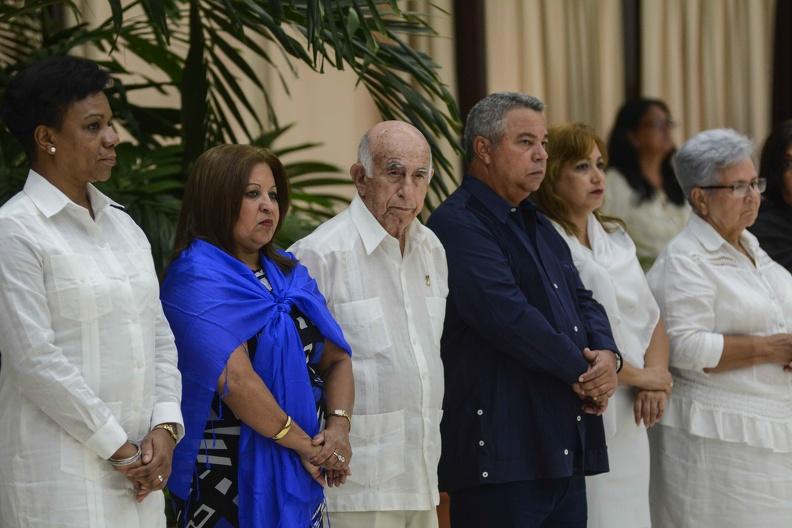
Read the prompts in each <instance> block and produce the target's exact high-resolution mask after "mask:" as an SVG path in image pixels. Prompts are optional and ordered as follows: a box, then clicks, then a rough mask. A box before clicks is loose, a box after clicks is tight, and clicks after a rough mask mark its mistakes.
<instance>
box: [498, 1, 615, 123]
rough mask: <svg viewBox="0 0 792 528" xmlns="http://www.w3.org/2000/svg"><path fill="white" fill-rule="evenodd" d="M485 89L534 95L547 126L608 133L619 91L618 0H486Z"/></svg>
mask: <svg viewBox="0 0 792 528" xmlns="http://www.w3.org/2000/svg"><path fill="white" fill-rule="evenodd" d="M485 5H486V33H487V82H488V86H487V89H488V91H490V92H495V91H503V90H509V91H519V92H525V93H528V94H531V95H535V96H537V97H539V98H540V99H542V100H543V101H544V102H545V103H546V104H547V116H548V122H549V124H557V123H562V122H567V121H582V122H584V123H588V124H590V125H592V126H594V127H595V129H596V130H597V131H598V132H599V133H600V134H601V135H603V136H604V135H605V134H606V133H607V132H608V130H609V127H610V126H611V121H612V119H613V116H614V114H615V112H616V110H617V109H618V107H619V105H620V104H621V102H622V99H623V96H624V88H623V86H624V70H623V48H622V37H621V34H622V33H621V32H622V29H621V28H622V23H621V20H622V18H621V0H598V1H593V0H491V1H489V2H486V4H485Z"/></svg>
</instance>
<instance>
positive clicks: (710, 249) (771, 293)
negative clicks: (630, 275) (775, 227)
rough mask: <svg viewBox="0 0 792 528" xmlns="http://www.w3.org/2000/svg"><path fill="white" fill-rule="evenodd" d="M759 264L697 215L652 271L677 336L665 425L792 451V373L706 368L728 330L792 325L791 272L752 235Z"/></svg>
mask: <svg viewBox="0 0 792 528" xmlns="http://www.w3.org/2000/svg"><path fill="white" fill-rule="evenodd" d="M740 240H741V242H742V244H743V246H744V247H745V248H746V249H747V250H748V252H749V253H750V254H751V255H753V257H754V259H755V260H756V266H755V267H754V265H753V264H752V263H751V262H750V260H749V259H748V258H747V257H746V256H745V255H743V254H742V253H740V252H739V251H737V250H736V249H735V248H734V247H732V246H731V245H730V244H729V243H728V242H726V240H724V239H723V238H722V237H721V236H720V235H719V234H718V232H717V231H715V229H714V228H713V227H712V226H710V225H709V224H708V223H707V222H706V221H704V220H703V219H701V218H700V217H698V216H697V215H691V217H690V221H689V222H688V224H687V226H686V227H685V229H684V230H683V231H682V232H681V233H680V234H679V236H677V237H676V238H675V239H674V240H673V241H672V242H671V243H670V244H669V245H668V247H667V248H666V250H665V251H664V252H663V253H662V254H661V255H660V257H659V258H658V259H657V261H656V262H655V265H654V266H653V267H652V269H651V270H650V272H649V274H648V279H649V284H650V286H651V288H652V291H653V292H654V294H655V297H656V298H657V301H658V303H659V304H660V310H661V312H662V316H663V319H664V321H665V326H666V331H667V332H668V337H669V340H670V343H671V355H670V361H669V362H670V365H671V370H672V373H673V374H674V393H673V395H672V396H671V399H670V400H669V405H668V408H667V409H666V412H665V416H664V418H663V425H666V426H670V427H680V428H684V429H685V430H687V431H688V432H690V433H692V434H694V435H697V436H702V437H705V438H714V439H719V440H724V441H727V442H740V443H744V444H748V445H750V446H754V447H759V448H767V449H772V450H774V451H780V452H792V374H790V373H788V372H784V370H783V368H782V366H781V365H774V364H762V365H756V366H752V367H745V368H740V369H734V370H730V371H726V372H721V373H713V374H707V373H705V372H704V371H703V369H704V368H706V367H714V366H716V365H717V364H718V362H719V361H720V358H721V354H722V352H723V336H724V335H754V336H764V335H771V334H776V333H785V332H790V331H792V275H790V274H789V272H788V271H787V270H786V269H784V268H783V267H781V266H780V265H778V264H777V263H776V262H774V261H773V260H771V259H770V257H768V255H767V253H765V252H764V251H763V250H762V249H761V248H760V247H759V243H758V242H757V240H756V237H755V236H753V235H752V234H751V233H749V232H748V231H744V232H743V234H742V235H741V238H740Z"/></svg>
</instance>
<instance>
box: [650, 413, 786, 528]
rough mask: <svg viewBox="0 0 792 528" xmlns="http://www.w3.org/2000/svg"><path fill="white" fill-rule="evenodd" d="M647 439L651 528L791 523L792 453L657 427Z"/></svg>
mask: <svg viewBox="0 0 792 528" xmlns="http://www.w3.org/2000/svg"><path fill="white" fill-rule="evenodd" d="M649 438H650V444H651V452H652V455H651V458H652V476H651V485H650V499H651V504H652V523H653V524H654V527H655V528H749V527H753V526H756V527H761V528H789V527H790V526H792V453H774V452H773V451H771V450H769V449H759V448H755V447H750V446H747V445H745V444H739V443H733V442H724V441H722V440H716V439H711V438H703V437H700V436H693V435H691V434H690V433H688V432H687V431H685V430H683V429H679V428H676V427H667V426H662V425H661V426H657V427H655V428H653V430H652V431H650V433H649Z"/></svg>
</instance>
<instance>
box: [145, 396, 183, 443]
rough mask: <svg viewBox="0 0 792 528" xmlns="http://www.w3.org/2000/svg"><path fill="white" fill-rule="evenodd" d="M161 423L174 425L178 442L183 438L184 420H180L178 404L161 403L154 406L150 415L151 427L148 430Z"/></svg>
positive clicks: (180, 414)
mask: <svg viewBox="0 0 792 528" xmlns="http://www.w3.org/2000/svg"><path fill="white" fill-rule="evenodd" d="M161 423H172V424H176V432H177V433H176V434H177V436H178V440H181V439H182V438H183V437H184V420H183V419H182V413H181V407H180V406H179V404H178V403H176V402H162V403H158V404H156V405H155V406H154V411H153V412H152V413H151V426H150V427H149V429H152V428H153V427H154V426H155V425H159V424H161ZM178 440H177V442H178Z"/></svg>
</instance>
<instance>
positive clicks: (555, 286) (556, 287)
mask: <svg viewBox="0 0 792 528" xmlns="http://www.w3.org/2000/svg"><path fill="white" fill-rule="evenodd" d="M553 288H555V289H556V290H557V289H558V284H556V283H555V282H554V283H553Z"/></svg>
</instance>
